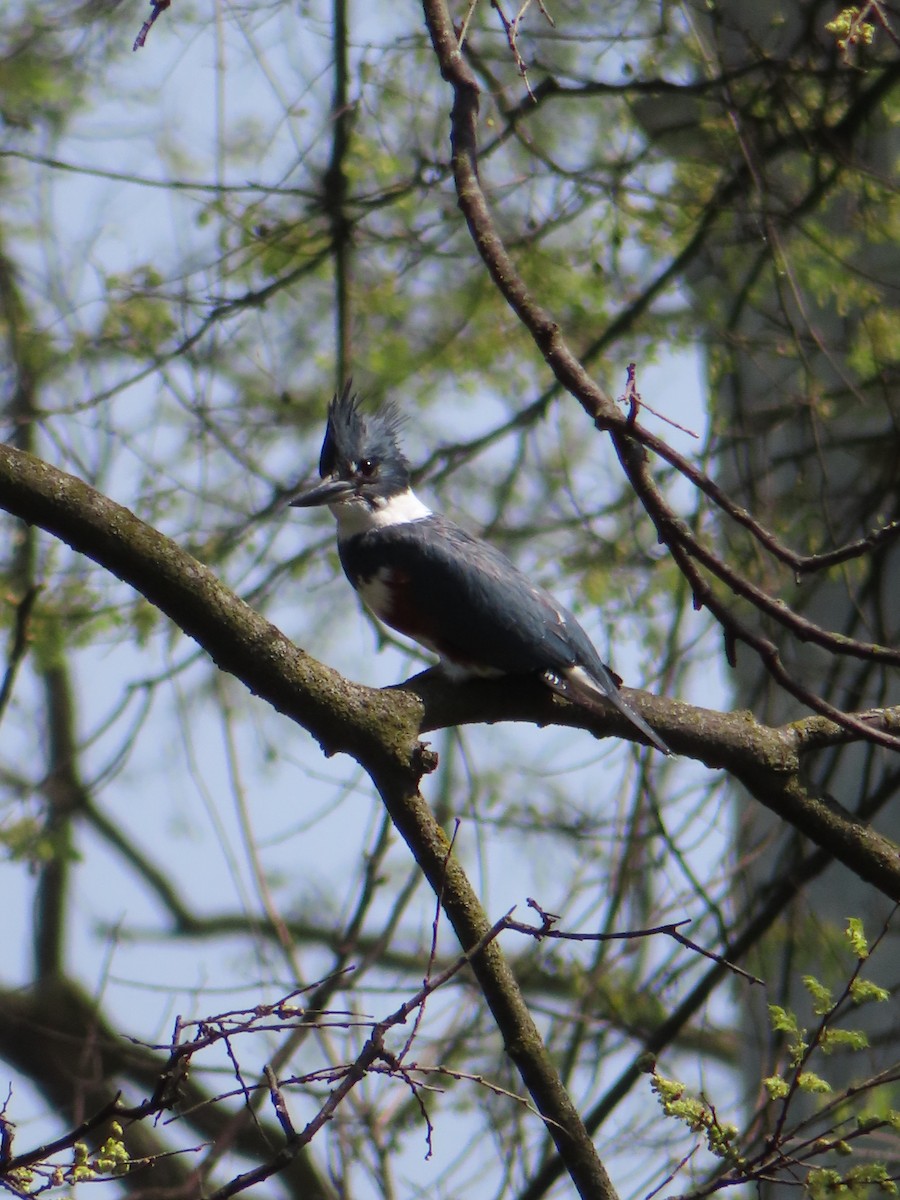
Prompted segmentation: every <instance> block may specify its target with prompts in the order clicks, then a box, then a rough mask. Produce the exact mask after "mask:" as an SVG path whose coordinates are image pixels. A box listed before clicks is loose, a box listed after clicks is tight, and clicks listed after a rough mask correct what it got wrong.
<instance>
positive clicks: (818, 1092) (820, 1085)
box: [797, 1071, 831, 1096]
mask: <svg viewBox="0 0 900 1200" xmlns="http://www.w3.org/2000/svg"><path fill="white" fill-rule="evenodd" d="M797 1086H798V1087H799V1088H800V1090H801V1091H802V1092H809V1093H810V1094H811V1095H814V1096H824V1095H827V1093H828V1092H830V1091H831V1084H830V1083H829V1082H828V1080H827V1079H823V1078H822V1077H821V1075H816V1074H814V1073H813V1072H812V1071H801V1072H800V1074H799V1075H798V1076H797Z"/></svg>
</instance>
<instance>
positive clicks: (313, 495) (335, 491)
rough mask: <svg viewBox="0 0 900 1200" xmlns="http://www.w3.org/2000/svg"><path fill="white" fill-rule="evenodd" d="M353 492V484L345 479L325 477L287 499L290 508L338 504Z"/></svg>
mask: <svg viewBox="0 0 900 1200" xmlns="http://www.w3.org/2000/svg"><path fill="white" fill-rule="evenodd" d="M353 492H354V488H353V484H352V483H350V481H349V480H347V479H326V480H325V482H324V483H320V484H318V486H317V487H314V488H310V489H309V491H306V492H304V491H300V492H297V493H296V494H295V495H293V496H292V497H291V498H290V500H288V505H289V507H290V508H315V507H316V506H317V505H319V504H340V502H341V501H342V500H348V499H349V498H350V497H351V496H352V495H353Z"/></svg>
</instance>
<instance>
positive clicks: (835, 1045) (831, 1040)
mask: <svg viewBox="0 0 900 1200" xmlns="http://www.w3.org/2000/svg"><path fill="white" fill-rule="evenodd" d="M868 1045H869V1039H868V1038H867V1037H866V1035H865V1034H864V1033H863V1031H862V1030H861V1029H826V1030H825V1031H824V1033H823V1034H822V1036H821V1038H820V1039H819V1048H820V1049H821V1050H822V1052H823V1053H824V1054H832V1053H833V1052H834V1051H835V1050H865V1049H866V1048H867V1047H868Z"/></svg>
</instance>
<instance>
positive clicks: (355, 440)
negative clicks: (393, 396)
mask: <svg viewBox="0 0 900 1200" xmlns="http://www.w3.org/2000/svg"><path fill="white" fill-rule="evenodd" d="M352 386H353V384H352V380H348V381H347V383H346V384H345V385H344V387H343V390H342V391H341V392H340V393H337V392H336V393H335V395H334V397H333V399H332V401H331V403H330V404H329V406H328V426H327V428H326V430H325V441H324V442H323V443H322V453H321V455H320V457H319V475H320V476H321V477H322V478H323V479H325V478H326V477H327V476H329V475H333V474H335V472H338V471H340V470H341V468H346V467H347V466H348V465H349V464H351V463H359V462H361V461H362V460H364V459H371V460H373V461H374V462H377V463H385V462H389V463H391V465H392V466H393V467H395V468H399V469H401V470H404V471H406V470H408V469H409V463H408V462H407V460H406V457H405V456H404V454H403V451H402V450H401V449H400V443H399V434H400V429H401V426H402V424H403V420H402V417H401V416H400V412H399V410H398V409H397V407H396V405H394V404H393V403H391V402H390V401H388V402H386V403H385V404H383V405H382V406H381V407H380V408H378V409H376V410H374V411H372V412H369V413H367V412H364V411H363V409H362V406H361V403H360V399H359V396H358V395H357V394H356V393H355V392H353V391H351V388H352Z"/></svg>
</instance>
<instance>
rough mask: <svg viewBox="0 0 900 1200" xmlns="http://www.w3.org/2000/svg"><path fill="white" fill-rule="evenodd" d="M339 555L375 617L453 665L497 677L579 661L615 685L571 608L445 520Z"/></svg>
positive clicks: (376, 537)
mask: <svg viewBox="0 0 900 1200" xmlns="http://www.w3.org/2000/svg"><path fill="white" fill-rule="evenodd" d="M340 554H341V561H342V563H343V565H344V570H345V571H346V573H347V575H348V577H349V578H350V580H351V582H352V583H354V585H355V586H357V587H359V588H360V591H361V593H362V594H363V595H364V596H365V597H366V598H367V600H368V599H369V597H371V596H375V595H378V596H379V601H378V603H377V604H372V607H373V608H374V609H375V611H376V615H378V616H379V617H380V618H381V619H382V620H384V621H385V622H386V623H387V624H389V625H391V626H392V627H393V628H395V629H398V630H399V631H400V632H401V633H404V634H406V635H407V636H409V637H412V638H413V639H415V640H417V641H420V642H422V643H423V644H425V645H426V646H429V647H430V648H432V649H434V650H436V651H437V652H438V653H439V654H440V655H441V656H442V657H444V658H446V659H449V660H450V661H452V662H455V663H458V664H460V665H463V666H472V667H474V668H481V669H484V668H490V669H493V670H497V671H502V672H503V673H505V674H524V673H534V672H544V671H549V672H551V673H558V674H562V673H564V672H566V671H568V670H569V669H570V668H572V667H574V666H576V665H580V666H582V667H584V669H585V670H586V671H587V673H588V674H589V675H591V676H592V677H594V678H595V679H596V681H597V683H598V684H599V685H600V687H601V688H602V689H603V690H604V691H608V692H610V693H612V692H615V691H616V684H615V681H614V679H613V678H612V676H611V675H610V673H609V671H608V670H607V668H606V667H605V666H604V664H603V662H602V661H601V659H600V657H599V655H598V654H597V651H596V650H595V649H594V647H593V645H592V643H591V641H590V638H589V637H588V636H587V634H586V633H585V632H584V630H583V629H582V628H581V626H580V625H579V624H578V622H577V621H576V619H575V617H574V616H573V615H572V613H570V612H569V611H568V609H566V608H565V607H564V606H563V605H562V604H560V603H559V602H558V601H557V600H555V599H554V597H553V596H551V595H550V593H549V592H546V591H545V590H544V589H543V588H539V587H536V586H535V585H534V584H532V583H531V582H530V581H529V580H528V579H527V578H526V577H525V576H524V575H523V574H522V572H521V571H519V570H518V568H517V567H516V566H514V564H513V563H511V562H510V560H509V559H508V558H507V557H506V556H505V555H504V554H501V553H500V551H499V550H496V549H495V548H494V547H493V546H491V545H489V544H488V543H487V542H483V541H481V540H480V539H479V538H475V537H472V536H471V535H470V534H468V533H466V532H465V530H463V529H461V528H460V527H459V526H458V525H454V524H453V522H452V521H448V520H446V519H445V518H444V517H440V516H430V517H426V518H424V519H423V520H420V521H413V522H408V523H404V524H399V525H390V526H387V527H384V528H381V529H375V530H372V531H371V532H369V533H364V534H361V535H359V536H357V537H355V538H352V539H350V540H349V541H347V542H345V543H343V544H342V545H341V547H340ZM373 580H374V581H375V582H376V586H375V587H369V588H366V587H365V583H366V582H367V581H373Z"/></svg>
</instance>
